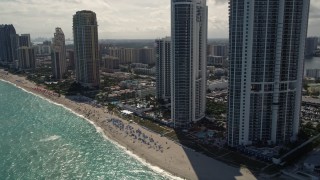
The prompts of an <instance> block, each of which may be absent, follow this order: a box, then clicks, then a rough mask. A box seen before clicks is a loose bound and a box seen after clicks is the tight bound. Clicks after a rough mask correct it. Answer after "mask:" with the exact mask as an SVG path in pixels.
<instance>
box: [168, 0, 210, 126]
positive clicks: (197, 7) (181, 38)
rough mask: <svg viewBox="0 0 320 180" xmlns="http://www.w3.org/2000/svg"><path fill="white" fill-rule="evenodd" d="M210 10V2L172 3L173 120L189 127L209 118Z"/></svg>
mask: <svg viewBox="0 0 320 180" xmlns="http://www.w3.org/2000/svg"><path fill="white" fill-rule="evenodd" d="M207 26H208V7H207V5H206V0H172V1H171V38H172V51H171V53H172V64H171V69H172V70H171V78H172V79H171V84H172V86H171V117H172V119H173V121H174V126H175V128H188V127H190V124H192V123H193V122H196V121H198V120H201V119H202V118H204V117H205V109H206V84H207V81H206V70H207V52H206V48H207V47H206V46H207V31H208V29H207Z"/></svg>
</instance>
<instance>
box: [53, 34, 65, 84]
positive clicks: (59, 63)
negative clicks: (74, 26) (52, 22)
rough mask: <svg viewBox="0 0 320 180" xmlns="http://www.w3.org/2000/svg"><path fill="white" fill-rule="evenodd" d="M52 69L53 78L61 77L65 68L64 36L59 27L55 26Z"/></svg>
mask: <svg viewBox="0 0 320 180" xmlns="http://www.w3.org/2000/svg"><path fill="white" fill-rule="evenodd" d="M51 59H52V71H53V76H54V78H55V79H62V78H63V75H64V74H65V73H66V70H67V65H66V64H67V62H66V45H65V37H64V33H63V31H62V29H61V28H56V32H55V33H54V38H53V39H52V57H51Z"/></svg>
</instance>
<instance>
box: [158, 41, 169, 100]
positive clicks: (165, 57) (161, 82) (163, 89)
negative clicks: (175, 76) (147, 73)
mask: <svg viewBox="0 0 320 180" xmlns="http://www.w3.org/2000/svg"><path fill="white" fill-rule="evenodd" d="M155 49H156V69H157V71H156V78H157V98H158V100H162V101H168V100H170V98H171V66H170V64H171V38H170V37H166V38H163V39H157V40H156V48H155Z"/></svg>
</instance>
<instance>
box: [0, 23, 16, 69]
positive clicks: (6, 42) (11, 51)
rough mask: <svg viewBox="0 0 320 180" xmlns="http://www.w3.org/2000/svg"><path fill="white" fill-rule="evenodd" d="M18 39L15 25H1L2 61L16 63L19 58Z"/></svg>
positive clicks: (0, 51)
mask: <svg viewBox="0 0 320 180" xmlns="http://www.w3.org/2000/svg"><path fill="white" fill-rule="evenodd" d="M17 48H18V39H17V34H16V30H15V28H14V27H13V25H0V62H1V63H4V64H10V63H14V61H15V60H17Z"/></svg>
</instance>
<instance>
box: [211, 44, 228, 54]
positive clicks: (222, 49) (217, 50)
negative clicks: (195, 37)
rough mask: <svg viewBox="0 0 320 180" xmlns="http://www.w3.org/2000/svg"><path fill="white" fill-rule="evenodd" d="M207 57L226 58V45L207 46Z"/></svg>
mask: <svg viewBox="0 0 320 180" xmlns="http://www.w3.org/2000/svg"><path fill="white" fill-rule="evenodd" d="M207 48H208V49H207V51H208V55H211V56H222V57H228V54H229V50H228V46H227V45H213V44H210V45H208V46H207Z"/></svg>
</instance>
